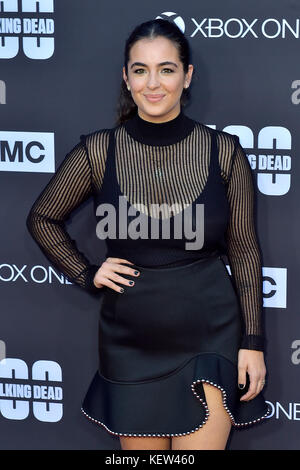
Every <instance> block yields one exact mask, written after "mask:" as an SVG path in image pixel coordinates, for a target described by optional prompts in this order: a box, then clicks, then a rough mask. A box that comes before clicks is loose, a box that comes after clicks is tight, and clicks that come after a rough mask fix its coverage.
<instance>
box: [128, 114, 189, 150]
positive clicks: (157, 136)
mask: <svg viewBox="0 0 300 470" xmlns="http://www.w3.org/2000/svg"><path fill="white" fill-rule="evenodd" d="M124 127H125V129H126V131H127V132H128V134H129V135H130V136H131V137H133V138H134V139H135V140H137V141H138V142H141V143H143V144H146V145H170V144H174V143H176V142H179V141H180V140H182V139H184V138H185V137H187V136H188V135H189V134H190V133H191V132H192V131H193V129H194V127H195V121H194V120H193V119H191V118H189V117H188V116H186V115H185V114H184V112H183V110H182V109H181V110H180V113H179V114H178V115H177V116H176V117H175V118H173V119H171V120H169V121H165V122H159V123H157V122H151V121H146V120H145V119H143V118H141V117H140V115H139V114H138V113H137V114H136V115H135V116H134V117H132V118H131V119H129V120H128V121H126V122H125V123H124Z"/></svg>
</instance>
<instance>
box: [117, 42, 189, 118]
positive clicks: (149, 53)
mask: <svg viewBox="0 0 300 470" xmlns="http://www.w3.org/2000/svg"><path fill="white" fill-rule="evenodd" d="M192 73H193V66H192V65H189V70H188V73H187V74H185V73H184V70H183V64H182V62H181V61H180V59H179V57H178V51H177V48H176V47H175V46H174V44H173V43H172V42H171V41H170V40H169V39H166V38H164V37H162V36H159V37H156V38H155V39H152V40H151V39H140V40H139V41H137V42H136V43H135V44H134V45H133V46H132V47H131V50H130V60H129V62H128V76H126V71H125V67H123V78H124V80H125V82H126V85H127V87H130V92H131V95H132V98H133V100H134V102H135V104H136V105H137V107H138V114H139V116H140V117H141V118H142V119H145V120H146V121H151V122H165V121H169V120H171V119H173V118H175V117H176V116H177V115H178V114H179V112H180V97H181V94H182V90H183V88H184V87H185V88H188V86H189V85H190V82H191V78H192ZM151 95H152V99H151Z"/></svg>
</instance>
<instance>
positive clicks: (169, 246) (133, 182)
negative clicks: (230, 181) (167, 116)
mask: <svg viewBox="0 0 300 470" xmlns="http://www.w3.org/2000/svg"><path fill="white" fill-rule="evenodd" d="M218 132H220V131H214V130H213V129H210V128H209V127H207V126H204V125H203V124H201V123H199V122H197V121H194V120H192V119H190V118H188V117H187V116H185V115H184V114H183V113H182V112H181V113H180V115H179V116H178V117H177V118H175V119H173V120H172V121H168V122H166V123H162V124H154V123H150V122H148V121H144V120H142V119H141V118H140V117H139V116H138V115H137V116H135V117H134V118H133V119H131V120H129V121H127V122H126V123H125V124H123V125H120V126H117V127H116V128H113V129H111V130H110V131H107V142H108V148H107V156H106V161H105V168H104V169H103V171H102V177H101V183H100V181H99V180H98V181H97V178H95V179H94V188H95V189H94V208H95V214H96V220H97V236H100V237H101V238H103V233H104V232H108V235H107V238H106V239H105V241H106V246H107V253H106V257H108V256H111V257H118V258H125V259H128V260H129V261H131V262H133V263H134V264H137V265H140V266H156V267H159V266H165V265H169V264H170V265H177V264H184V263H187V262H191V261H193V260H196V259H199V258H201V257H207V256H211V255H215V254H216V253H217V254H222V253H226V242H225V232H226V227H227V224H228V220H229V206H228V200H227V196H226V184H225V183H226V181H225V180H224V178H223V177H222V175H221V167H220V155H219V148H218V139H217V134H218ZM224 134H226V133H224ZM219 142H220V140H219ZM92 161H93V159H92ZM94 165H95V162H94ZM98 173H100V172H98ZM96 175H97V172H94V176H96ZM97 183H98V184H97ZM162 204H165V206H164V207H163V206H161V205H162ZM155 205H156V206H155ZM159 206H160V207H161V209H162V212H158V207H159ZM172 207H173V210H174V212H170V209H171V208H172Z"/></svg>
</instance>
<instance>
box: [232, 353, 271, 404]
mask: <svg viewBox="0 0 300 470" xmlns="http://www.w3.org/2000/svg"><path fill="white" fill-rule="evenodd" d="M246 372H248V374H249V379H250V386H249V389H248V392H247V393H245V395H242V397H241V399H240V400H241V401H248V400H252V399H253V398H255V397H256V395H258V394H259V393H260V392H261V391H262V389H263V388H264V383H263V381H264V380H265V376H266V366H265V361H264V353H263V351H257V350H251V349H240V350H239V354H238V384H243V385H246Z"/></svg>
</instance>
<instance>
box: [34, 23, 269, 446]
mask: <svg viewBox="0 0 300 470" xmlns="http://www.w3.org/2000/svg"><path fill="white" fill-rule="evenodd" d="M192 74H193V65H191V64H190V50H189V44H188V41H187V39H186V38H185V36H184V34H182V32H181V31H180V30H179V29H178V28H177V26H175V25H174V24H173V23H171V22H168V21H166V20H162V19H157V20H152V21H147V22H145V23H143V24H141V25H139V26H137V27H136V28H135V29H134V31H133V32H132V33H131V35H130V36H129V38H128V39H127V41H126V46H125V57H124V67H123V80H122V87H121V95H120V102H119V116H118V122H117V125H116V127H114V128H113V129H101V130H98V131H94V132H92V133H90V134H88V135H83V136H81V141H80V143H78V144H77V145H76V146H75V147H74V149H73V150H72V151H71V152H70V153H69V154H68V155H67V156H66V158H65V160H64V161H63V162H62V164H61V166H60V167H59V168H58V170H57V172H56V174H55V175H54V176H53V177H52V179H51V180H50V182H49V183H48V185H47V187H46V188H45V189H44V191H43V192H42V193H41V195H40V196H39V198H38V199H37V201H36V202H35V204H34V205H33V207H32V209H31V211H30V214H29V215H28V218H27V225H28V228H29V230H30V232H31V234H32V236H33V237H34V238H35V240H36V241H37V242H38V243H39V245H40V247H41V248H42V250H43V251H44V253H45V254H46V255H47V257H48V258H49V259H50V260H51V261H52V262H53V263H54V264H55V265H56V266H57V267H58V268H59V269H60V270H61V271H63V272H64V273H65V274H66V275H67V276H68V277H69V279H70V280H71V281H73V282H74V283H76V284H78V285H80V286H81V287H83V288H85V289H87V290H90V291H91V292H95V293H99V292H100V293H101V298H102V305H101V310H100V321H99V370H98V371H97V372H96V374H95V376H94V378H93V380H92V382H91V384H90V387H89V389H88V391H87V394H86V396H85V398H84V401H83V405H82V412H83V413H84V414H85V416H87V417H88V418H89V419H90V420H92V421H93V422H94V423H96V424H99V425H101V426H103V427H104V428H105V429H106V430H107V431H108V432H110V433H111V434H112V435H115V436H119V438H120V443H121V447H122V449H224V448H225V447H226V443H227V440H228V436H229V433H230V430H231V427H232V425H234V426H235V427H236V428H238V429H243V428H244V427H245V426H247V425H250V424H253V423H257V422H261V421H262V420H263V419H264V418H265V417H267V416H268V414H269V410H268V407H267V404H266V402H265V400H264V398H263V396H262V389H263V387H264V383H265V374H266V368H265V363H264V334H263V330H262V318H261V317H262V272H261V271H262V268H261V259H260V253H259V246H258V242H257V236H256V232H255V228H254V219H253V217H254V215H253V204H254V188H253V183H252V174H251V169H250V165H249V163H248V160H247V157H246V155H245V153H244V151H243V149H242V147H241V145H240V143H239V139H238V137H237V136H232V135H231V134H229V133H226V132H223V131H217V130H212V129H211V128H209V127H208V126H205V125H204V124H201V123H200V122H198V121H195V120H193V119H191V118H189V117H187V116H186V115H185V113H184V112H183V110H182V106H184V105H185V103H186V101H187V98H188V91H189V90H188V89H189V87H190V85H191V80H192ZM91 195H93V198H94V204H95V210H96V216H97V220H98V217H99V223H98V225H97V229H96V230H97V235H98V236H99V237H100V238H103V239H105V237H106V246H107V253H106V259H105V261H104V262H103V263H102V264H101V265H100V266H98V265H94V264H90V263H89V261H88V260H87V259H86V257H85V256H84V255H83V253H81V252H79V250H78V249H77V247H76V245H75V242H74V241H73V240H71V239H70V237H69V236H68V234H67V232H66V231H65V228H64V220H65V219H66V217H67V216H68V215H69V214H70V212H71V211H72V210H74V208H75V207H77V206H78V205H80V204H81V203H82V202H83V201H84V200H85V199H87V198H88V197H90V196H91ZM103 204H105V205H104V206H103ZM161 204H162V205H163V204H164V205H163V206H160V205H161ZM158 206H160V208H161V207H162V209H161V210H159V211H158V210H157V207H158ZM170 207H171V208H172V210H170V209H169V208H170ZM166 208H167V209H166ZM124 209H125V210H124ZM195 212H196V215H195ZM105 214H108V216H107V217H103V216H104V215H105ZM124 214H125V215H126V218H125V217H124ZM137 214H138V215H137ZM167 223H169V230H170V231H168V230H166V224H167ZM150 225H151V227H150ZM106 227H108V230H106V229H105V228H106ZM179 229H181V231H180V230H179ZM175 232H176V233H175ZM153 233H154V236H153ZM178 233H179V234H180V235H181V236H179V235H178ZM195 234H196V235H195ZM190 235H194V241H193V242H190V240H191V239H192V236H190ZM222 255H227V256H228V260H229V264H230V268H231V273H232V276H231V277H230V276H229V273H228V271H227V268H226V265H225V263H224V261H223V258H222Z"/></svg>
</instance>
